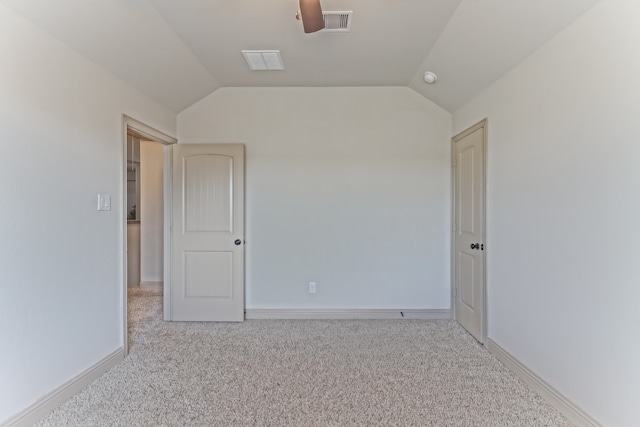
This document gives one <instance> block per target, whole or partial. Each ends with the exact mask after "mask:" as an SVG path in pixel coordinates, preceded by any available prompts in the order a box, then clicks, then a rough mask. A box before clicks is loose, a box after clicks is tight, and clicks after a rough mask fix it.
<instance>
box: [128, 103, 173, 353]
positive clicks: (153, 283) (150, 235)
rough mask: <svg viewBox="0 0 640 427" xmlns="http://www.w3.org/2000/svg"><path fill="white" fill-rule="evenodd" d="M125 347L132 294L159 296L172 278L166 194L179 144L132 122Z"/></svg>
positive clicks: (130, 128)
mask: <svg viewBox="0 0 640 427" xmlns="http://www.w3.org/2000/svg"><path fill="white" fill-rule="evenodd" d="M123 123H124V126H123V130H124V132H123V151H122V153H123V156H122V159H123V166H124V167H123V170H124V173H123V181H124V183H123V212H122V220H123V221H122V222H123V228H122V243H123V249H124V257H123V265H124V268H123V304H122V308H123V312H122V315H123V347H124V349H125V354H127V353H128V351H129V337H128V329H129V328H128V319H127V313H128V307H127V306H128V304H127V297H128V293H129V290H130V289H144V290H151V291H157V292H162V290H163V285H164V282H165V281H166V280H165V278H168V277H170V276H169V275H168V274H167V272H168V265H166V259H167V256H168V255H167V254H166V252H168V251H167V250H166V249H167V248H168V247H169V245H168V244H167V242H168V239H169V233H168V230H169V223H170V212H169V208H168V206H169V204H168V200H169V197H167V196H169V192H170V186H169V184H168V183H169V182H170V180H169V179H168V174H169V172H170V168H169V167H168V165H170V159H171V145H172V144H175V143H176V142H177V140H176V139H175V138H172V137H170V136H168V135H166V134H164V133H162V132H159V131H157V130H155V129H153V128H151V127H149V126H146V125H144V124H143V123H140V122H138V121H136V120H134V119H131V118H130V117H127V116H124V119H123Z"/></svg>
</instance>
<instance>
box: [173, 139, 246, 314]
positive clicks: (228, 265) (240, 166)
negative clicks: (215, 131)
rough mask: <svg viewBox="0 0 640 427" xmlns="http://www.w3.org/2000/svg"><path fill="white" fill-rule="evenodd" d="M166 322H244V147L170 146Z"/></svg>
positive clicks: (238, 145) (218, 145)
mask: <svg viewBox="0 0 640 427" xmlns="http://www.w3.org/2000/svg"><path fill="white" fill-rule="evenodd" d="M171 259H172V262H171V264H172V265H171V277H172V280H171V298H170V300H171V320H186V321H238V322H240V321H243V320H244V146H243V145H241V144H176V145H174V146H173V207H172V250H171Z"/></svg>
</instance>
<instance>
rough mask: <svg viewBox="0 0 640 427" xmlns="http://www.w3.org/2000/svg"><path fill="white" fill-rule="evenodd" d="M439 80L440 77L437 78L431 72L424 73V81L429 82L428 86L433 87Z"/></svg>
mask: <svg viewBox="0 0 640 427" xmlns="http://www.w3.org/2000/svg"><path fill="white" fill-rule="evenodd" d="M437 80H438V76H436V74H435V73H432V72H431V71H426V72H425V73H424V81H425V82H427V83H428V84H430V85H432V84H434V83H435V82H436V81H437Z"/></svg>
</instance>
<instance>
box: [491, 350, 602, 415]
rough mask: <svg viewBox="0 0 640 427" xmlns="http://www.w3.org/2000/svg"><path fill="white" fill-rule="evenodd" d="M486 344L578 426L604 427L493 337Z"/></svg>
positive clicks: (498, 357)
mask: <svg viewBox="0 0 640 427" xmlns="http://www.w3.org/2000/svg"><path fill="white" fill-rule="evenodd" d="M485 345H486V347H487V350H489V352H490V353H491V354H493V355H494V356H495V357H496V358H497V359H498V360H500V362H502V363H503V364H504V365H505V366H506V367H507V368H509V369H510V370H511V371H513V373H514V374H516V375H517V376H518V378H520V379H521V380H522V381H524V382H525V383H527V385H528V386H529V387H531V388H532V389H533V390H534V391H535V392H536V393H538V394H539V395H540V396H542V398H543V399H544V400H546V401H547V403H549V404H550V405H551V406H553V407H554V408H556V409H557V410H558V411H560V413H561V414H562V415H564V416H565V417H567V418H568V419H569V420H570V421H571V422H572V423H574V424H575V425H576V426H577V427H602V424H600V423H599V422H597V421H596V420H594V419H593V418H592V417H591V416H590V415H589V414H587V413H586V412H585V411H583V410H582V409H580V408H579V407H578V406H577V405H576V404H575V403H573V402H572V401H570V400H569V399H567V398H566V397H565V396H564V395H562V393H560V392H559V391H558V390H556V389H555V388H554V387H553V386H552V385H551V384H549V383H548V382H546V381H545V380H543V379H542V378H540V377H539V376H538V375H537V374H536V373H535V372H533V371H532V370H531V369H529V368H527V367H526V366H525V365H523V364H522V362H520V361H519V360H518V359H516V358H515V357H513V356H512V355H511V354H509V353H508V352H507V351H506V350H505V349H503V348H502V347H500V346H499V345H498V344H496V342H495V341H493V340H492V339H491V338H487V340H486V343H485Z"/></svg>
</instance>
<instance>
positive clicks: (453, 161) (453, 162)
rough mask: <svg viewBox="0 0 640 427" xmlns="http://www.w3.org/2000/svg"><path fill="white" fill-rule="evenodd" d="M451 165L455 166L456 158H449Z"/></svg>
mask: <svg viewBox="0 0 640 427" xmlns="http://www.w3.org/2000/svg"><path fill="white" fill-rule="evenodd" d="M451 167H454V168H455V167H456V158H455V157H454V158H453V159H451Z"/></svg>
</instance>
